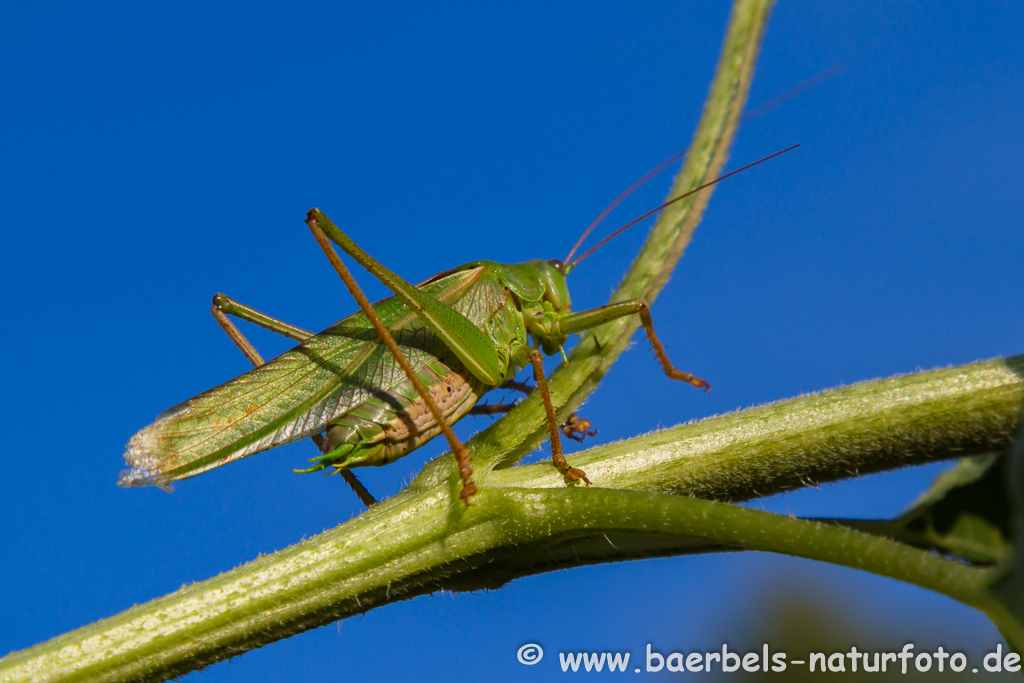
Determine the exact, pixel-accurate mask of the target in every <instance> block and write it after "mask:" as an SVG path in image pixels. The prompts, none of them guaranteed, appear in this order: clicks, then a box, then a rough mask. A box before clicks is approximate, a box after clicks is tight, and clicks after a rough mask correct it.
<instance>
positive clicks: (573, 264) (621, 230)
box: [567, 143, 800, 268]
mask: <svg viewBox="0 0 1024 683" xmlns="http://www.w3.org/2000/svg"><path fill="white" fill-rule="evenodd" d="M799 146H800V144H799V143H797V144H795V145H790V146H789V147H787V148H786V149H782V150H779V151H778V152H775V153H774V154H769V155H768V156H766V157H764V158H762V159H758V160H757V161H754V162H752V163H749V164H747V165H746V166H741V167H739V168H737V169H736V170H735V171H730V172H729V173H726V174H725V175H723V176H719V177H718V178H715V179H714V180H712V181H709V182H706V183H704V184H703V185H701V186H699V187H695V188H693V189H692V190H690V191H689V192H684V193H683V194H681V195H679V196H678V197H675V198H673V199H670V200H668V201H667V202H665V203H664V204H662V205H661V206H656V207H654V208H653V209H651V210H650V211H648V212H647V213H645V214H643V215H642V216H639V217H638V218H634V219H633V220H631V221H630V222H629V223H626V224H625V225H623V226H622V227H621V228H619V229H618V230H616V231H615V232H613V233H612V234H610V235H608V236H607V237H605V238H604V239H603V240H601V241H600V242H598V243H597V244H595V245H594V246H593V247H591V248H590V249H588V250H587V251H585V252H583V254H582V255H581V256H579V257H578V258H577V259H576V260H575V261H573V262H571V263H567V265H568V266H570V267H572V268H575V267H576V264H578V263H579V262H580V261H582V260H583V259H585V258H587V257H588V256H590V255H591V254H593V253H594V252H595V251H597V250H598V249H600V248H601V247H602V246H604V245H605V244H607V243H608V242H609V241H610V240H612V239H613V238H615V237H618V236H619V235H621V234H622V233H624V232H625V231H626V230H629V229H630V228H631V227H633V226H634V225H636V224H637V223H639V222H640V221H642V220H644V219H645V218H647V217H649V216H652V215H654V214H656V213H658V212H659V211H661V210H662V209H664V208H665V207H667V206H671V205H672V204H675V203H676V202H678V201H680V200H682V199H686V198H687V197H689V196H690V195H692V194H695V193H697V192H700V191H701V190H705V189H707V188H709V187H711V186H712V185H715V184H717V183H720V182H722V181H723V180H725V179H726V178H731V177H732V176H734V175H736V174H737V173H742V172H743V171H746V170H748V169H751V168H753V167H754V166H757V165H758V164H763V163H764V162H766V161H769V160H770V159H774V158H775V157H777V156H781V155H783V154H785V153H786V152H792V151H793V150H794V149H796V148H797V147H799ZM573 251H575V249H573Z"/></svg>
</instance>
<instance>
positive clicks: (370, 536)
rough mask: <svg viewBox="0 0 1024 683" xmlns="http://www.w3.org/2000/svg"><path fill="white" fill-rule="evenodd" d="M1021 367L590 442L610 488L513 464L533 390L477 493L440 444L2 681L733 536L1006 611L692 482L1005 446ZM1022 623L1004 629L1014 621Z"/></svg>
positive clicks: (82, 671)
mask: <svg viewBox="0 0 1024 683" xmlns="http://www.w3.org/2000/svg"><path fill="white" fill-rule="evenodd" d="M770 6H771V2H770V1H769V0H738V2H736V3H735V6H734V8H733V12H732V15H731V17H730V24H729V28H728V32H727V35H726V39H725V43H724V45H723V48H722V55H721V58H720V61H719V66H718V70H717V72H716V75H715V80H714V82H713V84H712V87H711V92H710V94H709V97H708V101H707V103H706V105H705V110H704V114H703V116H702V119H701V123H700V126H699V128H698V131H697V133H696V135H695V138H694V142H693V145H692V147H691V149H690V152H689V154H688V156H687V160H686V162H685V164H684V166H683V170H682V171H681V173H680V175H679V177H678V178H677V181H676V186H675V187H674V188H673V191H672V193H671V194H672V196H676V195H678V194H681V193H682V192H685V191H686V190H687V189H689V188H691V187H695V186H697V185H700V184H702V183H703V182H706V181H708V180H710V179H712V178H714V177H715V176H717V175H720V173H721V169H722V166H723V164H724V162H725V159H726V156H727V151H728V148H729V145H730V144H731V141H732V138H733V135H734V132H735V130H736V127H737V125H738V121H739V116H740V113H741V112H742V109H743V105H744V103H745V101H746V94H747V90H748V87H749V84H750V81H751V78H752V75H753V69H754V63H755V62H756V55H757V53H758V50H759V47H760V44H761V38H762V36H763V33H764V28H765V25H766V23H767V18H768V14H769V10H770ZM709 196H710V190H708V191H705V192H701V193H699V194H697V195H694V196H693V197H691V198H688V199H686V200H684V201H682V202H680V203H679V204H677V205H674V206H673V207H671V208H670V209H669V210H667V211H665V212H664V213H663V215H662V216H661V218H659V220H658V222H657V224H656V225H655V227H654V229H653V230H652V233H651V236H650V237H649V239H648V242H647V243H646V244H645V246H644V248H643V250H642V251H641V253H640V255H639V256H638V257H637V260H636V261H635V263H634V264H633V266H632V267H631V269H630V271H629V273H628V274H627V275H626V277H625V278H624V280H623V282H622V284H621V285H620V287H619V289H618V290H617V292H616V293H615V295H614V297H613V300H616V301H621V300H627V299H633V298H639V299H643V300H645V301H647V302H648V303H650V302H652V301H653V299H654V298H655V297H656V296H657V294H658V292H659V291H660V290H661V288H662V287H663V286H664V284H665V282H666V281H667V279H668V277H669V275H670V274H671V271H672V269H673V268H674V266H675V263H676V261H677V260H678V258H679V257H680V255H681V254H682V252H683V250H684V248H685V246H686V244H687V242H688V240H689V238H690V235H691V234H692V232H693V230H694V228H695V227H696V225H697V223H698V222H699V219H700V215H701V212H702V210H703V208H704V206H705V204H706V203H707V201H708V198H709ZM635 329H636V321H635V320H631V319H623V320H620V321H617V322H615V323H611V324H608V325H603V326H601V327H600V328H599V329H598V330H595V331H594V332H593V333H591V334H588V335H586V336H585V337H584V339H583V341H582V342H581V343H580V344H579V345H578V346H577V347H576V348H575V349H574V350H573V352H572V353H571V354H570V357H569V361H568V362H567V363H566V364H564V365H563V367H561V368H560V369H559V370H558V371H556V372H555V373H554V374H553V375H552V377H551V379H550V381H549V385H550V387H551V390H552V398H553V401H554V403H555V405H556V406H558V407H559V409H560V413H561V414H562V415H563V416H564V415H566V414H568V413H569V412H571V411H572V410H573V409H575V407H577V406H578V405H579V404H580V403H581V402H582V401H583V399H584V398H585V397H586V396H587V395H588V394H589V393H590V392H591V391H593V389H594V388H595V387H596V386H597V383H598V382H599V381H600V379H601V377H603V375H604V374H605V372H607V370H608V368H609V367H610V365H611V364H612V362H614V360H615V358H617V356H618V355H619V353H621V351H622V350H623V349H624V348H626V346H627V345H628V344H629V340H630V338H631V336H632V334H633V332H634V331H635ZM1021 368H1022V361H1021V359H1020V358H1016V359H1011V360H1008V361H991V362H988V363H981V364H975V365H970V366H964V367H961V368H951V369H948V370H940V371H934V372H931V373H921V374H919V375H910V376H907V377H901V378H895V379H893V380H882V381H878V382H873V383H865V384H862V385H857V386H855V387H848V388H845V389H840V390H836V391H833V392H826V393H823V394H819V395H815V396H809V397H802V398H799V399H794V400H792V401H788V402H783V403H778V404H773V405H770V406H764V407H760V408H755V409H751V410H748V411H742V412H739V413H734V414H731V415H726V416H722V417H719V418H714V419H712V420H706V421H703V422H700V423H696V424H691V425H686V426H683V427H679V428H676V429H674V430H667V431H665V432H659V433H657V434H653V435H648V436H645V437H641V438H640V439H637V440H630V441H626V442H622V443H619V444H613V445H610V446H607V447H604V448H600V449H593V450H591V451H588V452H587V453H585V454H581V455H579V456H577V461H578V462H579V464H580V465H582V466H583V467H585V468H586V470H587V472H588V474H590V476H591V478H592V479H593V480H594V481H596V482H599V483H600V485H601V487H602V488H597V487H593V488H591V489H589V490H586V489H581V488H579V487H574V488H568V489H567V488H565V484H564V482H563V481H561V480H560V479H559V478H558V477H557V476H556V475H555V474H554V473H553V470H552V469H551V467H550V465H548V464H544V465H530V466H522V467H510V466H511V465H513V464H514V463H515V462H517V461H518V460H519V459H520V458H521V457H522V456H523V455H524V454H525V453H527V452H529V451H530V450H532V449H533V448H534V447H536V445H538V444H539V442H540V440H541V439H542V438H543V427H544V422H543V420H544V415H543V410H542V408H541V407H540V405H539V401H538V400H533V399H527V400H525V401H523V402H522V404H521V405H520V406H519V407H517V408H516V409H515V410H514V411H513V412H512V413H510V415H509V416H508V417H507V418H505V419H503V420H501V421H499V422H498V423H496V424H495V425H494V426H492V427H491V428H490V429H487V430H485V431H484V432H483V433H481V434H480V435H479V436H478V437H476V438H474V439H473V440H472V441H471V442H470V443H469V444H468V445H469V446H470V448H471V452H472V454H473V457H474V458H475V460H476V471H477V472H478V474H479V478H478V482H479V483H480V485H481V491H480V492H479V493H478V494H477V496H475V497H474V498H473V506H472V507H471V508H470V509H469V510H463V509H462V507H461V505H460V504H459V502H458V499H457V493H458V489H459V479H458V475H457V472H456V470H455V468H454V467H453V464H452V459H451V458H450V457H442V458H439V459H437V460H435V461H434V462H433V463H430V464H429V465H428V466H427V467H426V468H425V469H424V471H423V472H422V473H421V474H420V476H419V477H417V479H416V480H415V481H414V482H413V484H411V485H410V486H409V487H408V488H407V489H406V490H404V491H403V492H401V493H400V494H398V495H396V496H395V497H394V498H392V499H390V500H387V501H384V502H383V503H381V504H380V505H379V506H377V507H375V508H374V509H372V510H370V511H368V512H366V513H364V514H363V515H361V516H360V517H358V518H356V519H353V520H350V521H349V522H347V523H345V524H342V525H341V526H339V527H337V528H336V529H333V530H331V531H328V532H325V533H323V534H320V535H318V536H316V537H314V538H311V539H308V540H306V541H303V542H302V543H299V544H297V545H295V546H292V547H290V548H286V549H285V550H282V551H280V552H278V553H274V554H273V555H268V556H264V557H260V558H258V559H257V560H255V561H253V562H250V563H248V564H246V565H244V566H242V567H239V568H237V569H235V570H232V571H230V572H226V573H224V574H222V575H220V576H217V577H214V578H212V579H209V580H207V581H204V582H201V583H197V584H193V585H191V586H187V587H184V588H182V589H180V590H179V591H177V592H175V593H173V594H171V595H168V596H165V597H163V598H159V599H157V600H153V601H151V602H149V603H146V604H144V605H140V606H137V607H133V608H132V609H129V610H127V611H125V612H123V613H121V614H118V615H116V616H113V617H111V618H108V619H105V620H102V621H99V622H96V623H94V624H92V625H89V626H86V627H84V628H81V629H78V630H76V631H74V632H71V633H68V634H65V635H63V636H60V637H58V638H55V639H53V640H51V641H48V642H46V643H43V644H41V645H38V646H36V647H33V648H30V649H28V650H24V651H22V652H17V653H13V654H11V655H9V656H7V657H5V658H4V659H2V660H0V680H4V681H6V680H23V679H25V680H28V679H32V680H48V681H49V680H68V681H72V680H93V681H126V680H165V679H167V678H173V677H175V676H179V675H181V674H184V673H186V672H188V671H193V670H196V669H200V668H202V667H204V666H207V665H209V664H211V663H213V662H217V661H221V660H224V659H227V658H229V657H232V656H235V655H238V654H240V653H242V652H245V651H248V650H251V649H254V648H257V647H260V646H262V645H264V644H267V643H270V642H273V641H275V640H279V639H281V638H285V637H288V636H289V635H292V634H295V633H300V632H302V631H305V630H308V629H311V628H315V627H318V626H322V625H324V624H327V623H330V622H332V621H334V620H337V619H340V618H344V617H347V616H351V615H354V614H359V613H362V612H365V611H367V610H369V609H371V608H373V607H375V606H379V605H382V604H386V603H389V602H395V601H397V600H402V599H407V598H409V597H412V596H414V595H420V594H423V593H429V592H433V591H437V590H443V589H449V590H464V589H477V588H481V587H490V586H499V585H501V584H503V583H505V582H507V581H509V580H511V579H514V578H516V577H518V576H524V575H527V574H531V573H538V572H541V571H549V570H551V569H555V568H560V567H570V566H578V565H581V564H589V563H597V562H609V561H621V560H624V559H632V558H639V557H652V556H666V555H677V554H680V553H685V552H693V551H694V550H695V549H707V548H708V547H710V546H711V545H715V546H718V545H720V544H725V545H728V546H730V547H736V548H751V549H759V550H768V551H774V552H786V553H790V554H794V555H798V556H801V557H808V558H813V559H819V560H823V561H829V562H835V563H838V564H844V565H846V566H852V567H858V568H861V569H865V570H868V571H874V572H877V573H880V574H883V575H885V576H891V577H893V578H898V579H902V580H905V581H910V582H913V583H916V584H918V585H921V586H924V587H928V588H932V589H933V590H938V591H940V592H943V593H946V594H947V595H950V596H952V597H955V598H957V599H959V600H962V601H963V602H965V603H967V604H971V605H973V606H975V607H978V608H979V609H983V610H985V611H986V613H988V614H990V616H992V618H993V619H994V620H997V624H998V623H999V621H998V619H999V618H1000V617H999V614H998V613H997V612H998V610H999V609H1002V608H1001V607H1000V604H1001V603H997V602H992V601H991V598H990V593H989V592H987V589H986V587H985V586H986V585H987V584H986V581H987V580H988V577H987V574H986V573H985V572H987V570H978V569H970V568H967V567H964V566H962V565H959V564H957V563H955V562H952V561H950V560H946V559H942V558H939V557H937V556H935V555H932V554H930V553H927V552H925V551H921V550H917V549H913V548H909V547H906V546H902V545H900V544H897V543H894V542H892V541H889V540H887V539H884V538H878V537H874V536H870V535H867V534H863V533H860V532H855V531H851V530H848V529H842V528H839V527H835V526H830V525H827V524H821V523H817V522H810V521H805V520H795V519H789V518H786V517H779V516H777V515H771V514H769V513H766V512H761V511H757V510H750V509H745V508H737V507H732V506H728V505H725V504H723V503H717V502H711V501H707V500H699V499H694V498H689V497H687V496H686V495H680V494H688V495H700V496H704V497H709V498H712V497H713V498H719V499H721V500H741V499H744V498H747V497H750V496H753V495H763V494H767V493H771V492H774V491H779V490H783V489H786V488H791V487H795V486H801V485H805V484H807V483H809V482H820V481H828V480H832V479H836V478H841V477H845V476H851V475H853V474H857V473H865V472H868V471H875V470H881V469H888V468H892V467H898V466H902V465H906V464H911V463H914V462H924V461H927V460H937V459H943V458H952V457H957V456H960V455H970V454H974V453H981V452H985V451H989V450H996V449H999V448H1003V447H1005V446H1006V444H1007V443H1008V442H1009V434H1010V433H1012V430H1013V428H1014V425H1016V423H1017V420H1018V416H1019V414H1020V412H1021V407H1022V405H1024V382H1022V380H1021V375H1022V372H1021ZM993 605H994V606H993ZM1007 620H1008V621H1010V622H1013V620H1012V618H1008V619H1007ZM1015 623H1016V622H1013V623H1011V624H1010V626H1007V627H1004V626H1003V625H1000V628H1001V629H1004V634H1005V633H1007V630H1010V629H1012V628H1014V626H1013V624H1015ZM1008 637H1010V636H1008ZM1018 642H1020V641H1018Z"/></svg>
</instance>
